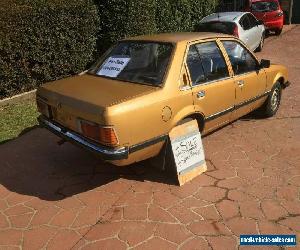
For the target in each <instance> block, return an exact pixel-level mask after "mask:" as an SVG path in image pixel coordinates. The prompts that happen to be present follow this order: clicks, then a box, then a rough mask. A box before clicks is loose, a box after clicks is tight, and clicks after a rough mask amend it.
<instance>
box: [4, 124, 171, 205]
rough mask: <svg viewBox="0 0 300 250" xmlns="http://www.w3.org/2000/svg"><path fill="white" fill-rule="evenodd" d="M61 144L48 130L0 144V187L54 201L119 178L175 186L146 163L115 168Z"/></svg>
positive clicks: (68, 144)
mask: <svg viewBox="0 0 300 250" xmlns="http://www.w3.org/2000/svg"><path fill="white" fill-rule="evenodd" d="M58 141H59V138H58V137H56V136H55V135H52V134H51V133H50V132H48V131H46V130H45V129H41V128H36V129H31V130H30V131H29V132H27V133H25V134H24V133H22V134H21V136H19V137H18V138H17V139H15V140H12V141H9V142H7V143H5V144H2V145H0V159H1V171H0V184H1V185H3V186H4V187H5V188H6V189H8V190H10V191H12V192H15V193H18V194H22V195H27V196H35V197H39V198H40V199H43V200H49V201H55V200H61V199H64V198H66V197H69V196H72V195H76V194H78V193H82V192H86V191H88V190H92V189H94V188H98V187H101V186H103V185H105V184H108V183H110V182H113V181H115V180H117V179H119V178H124V179H129V180H136V181H141V182H143V181H145V180H148V181H149V180H150V181H153V182H162V183H165V184H175V183H176V182H175V181H174V179H172V178H170V177H167V176H165V175H164V173H163V172H162V171H160V170H158V169H155V168H153V167H151V166H149V164H147V162H141V163H138V164H133V165H131V166H128V167H116V166H113V165H111V164H108V163H104V162H103V161H101V160H100V159H99V158H98V157H97V156H95V155H93V154H91V153H89V152H86V151H85V150H82V149H80V148H77V147H76V146H73V145H72V144H70V143H64V144H63V145H61V146H59V145H58V144H57V142H58Z"/></svg>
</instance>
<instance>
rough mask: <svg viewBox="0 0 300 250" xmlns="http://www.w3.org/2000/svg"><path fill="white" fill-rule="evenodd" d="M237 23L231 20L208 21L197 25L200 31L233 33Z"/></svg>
mask: <svg viewBox="0 0 300 250" xmlns="http://www.w3.org/2000/svg"><path fill="white" fill-rule="evenodd" d="M235 26H236V24H235V23H231V22H207V23H200V24H199V25H198V27H197V31H198V32H215V33H225V34H229V35H232V34H233V31H234V28H235Z"/></svg>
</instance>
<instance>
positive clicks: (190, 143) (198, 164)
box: [169, 120, 207, 185]
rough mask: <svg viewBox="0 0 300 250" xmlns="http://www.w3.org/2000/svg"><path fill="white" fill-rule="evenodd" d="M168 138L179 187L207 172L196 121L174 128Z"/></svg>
mask: <svg viewBox="0 0 300 250" xmlns="http://www.w3.org/2000/svg"><path fill="white" fill-rule="evenodd" d="M169 136H170V140H171V145H172V150H173V156H174V160H175V163H176V167H177V174H178V180H179V184H180V185H183V184H184V183H185V182H187V181H189V180H191V179H193V178H195V177H196V176H198V175H199V174H201V173H203V172H205V171H206V170H207V167H206V163H205V156H204V150H203V145H202V140H201V134H200V132H199V128H198V123H197V121H195V120H192V121H190V122H187V123H184V124H182V125H179V126H176V127H175V128H173V129H172V131H171V132H170V134H169Z"/></svg>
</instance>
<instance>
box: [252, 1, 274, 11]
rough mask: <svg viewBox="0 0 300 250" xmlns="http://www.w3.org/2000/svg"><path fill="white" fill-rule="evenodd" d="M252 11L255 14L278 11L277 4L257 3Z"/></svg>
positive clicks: (253, 4)
mask: <svg viewBox="0 0 300 250" xmlns="http://www.w3.org/2000/svg"><path fill="white" fill-rule="evenodd" d="M251 9H252V11H255V12H272V11H276V10H278V3H277V2H267V1H266V2H256V3H252V5H251Z"/></svg>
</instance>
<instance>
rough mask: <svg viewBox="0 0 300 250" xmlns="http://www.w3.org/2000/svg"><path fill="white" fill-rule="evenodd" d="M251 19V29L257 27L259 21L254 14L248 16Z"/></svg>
mask: <svg viewBox="0 0 300 250" xmlns="http://www.w3.org/2000/svg"><path fill="white" fill-rule="evenodd" d="M247 16H248V18H249V23H250V27H251V28H252V27H254V26H256V25H257V19H256V18H255V17H254V16H253V15H252V14H247Z"/></svg>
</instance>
